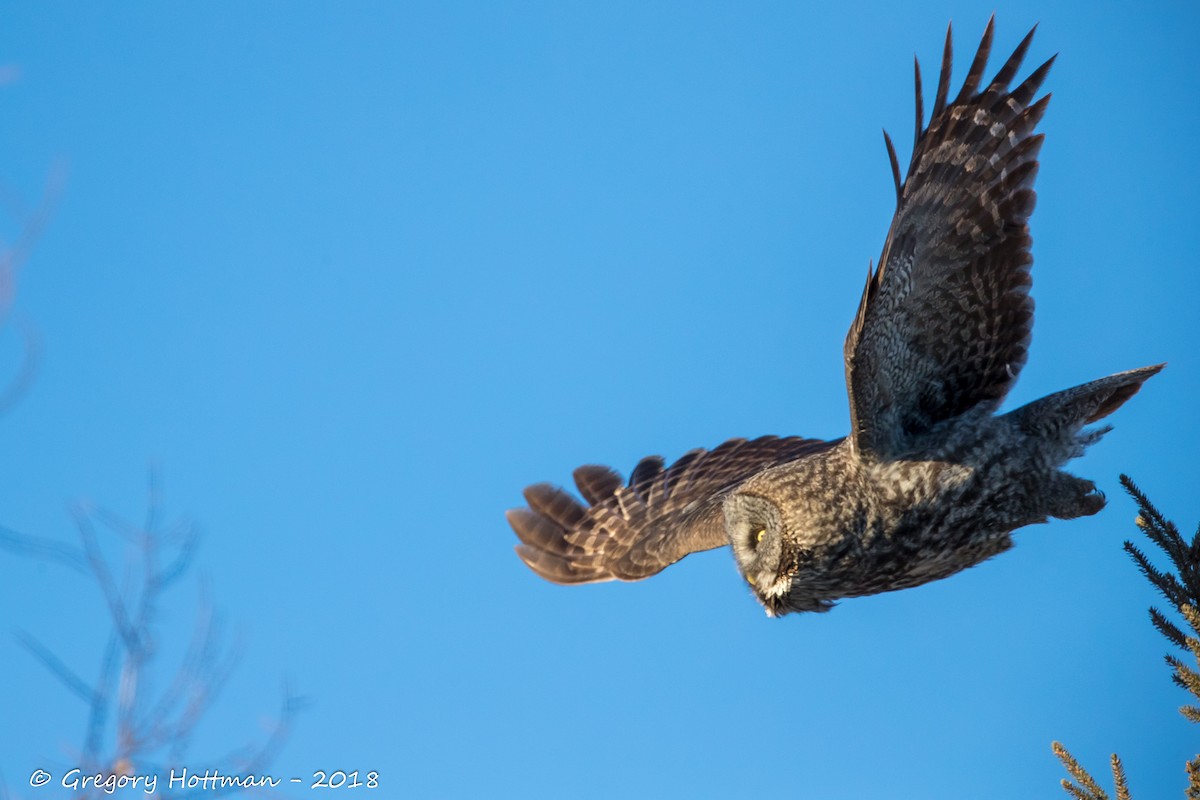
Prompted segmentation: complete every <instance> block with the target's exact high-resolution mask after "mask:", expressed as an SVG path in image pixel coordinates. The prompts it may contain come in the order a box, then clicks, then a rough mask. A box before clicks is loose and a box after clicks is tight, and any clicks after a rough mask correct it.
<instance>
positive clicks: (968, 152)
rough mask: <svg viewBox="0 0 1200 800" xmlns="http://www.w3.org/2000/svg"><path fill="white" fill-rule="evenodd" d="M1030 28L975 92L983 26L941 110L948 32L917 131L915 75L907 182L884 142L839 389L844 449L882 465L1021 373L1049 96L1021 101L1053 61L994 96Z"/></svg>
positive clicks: (999, 393) (998, 396) (1001, 391)
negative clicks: (882, 187)
mask: <svg viewBox="0 0 1200 800" xmlns="http://www.w3.org/2000/svg"><path fill="white" fill-rule="evenodd" d="M1032 38H1033V31H1030V32H1029V34H1028V35H1027V36H1026V37H1025V38H1024V39H1023V40H1022V41H1021V43H1020V45H1018V46H1017V49H1016V51H1015V52H1014V53H1013V54H1012V56H1010V57H1009V59H1008V61H1007V62H1005V64H1004V66H1003V67H1001V68H1000V71H999V72H998V73H997V74H996V77H995V78H993V79H992V81H991V83H989V84H988V85H987V86H986V88H984V89H983V90H982V91H980V90H979V86H980V79H981V78H982V77H983V71H984V68H985V67H986V65H987V60H988V54H989V52H990V50H991V45H992V21H991V20H989V21H988V25H987V29H986V30H985V31H984V34H983V40H982V42H980V45H979V50H978V51H977V52H976V54H975V59H974V61H973V62H972V63H971V68H970V70H969V71H968V74H967V77H966V80H965V82H964V83H963V87H962V90H961V91H960V92H959V93H958V96H957V97H956V98H954V101H953V102H952V103H950V104H949V105H947V103H946V98H947V90H948V88H949V84H950V63H951V50H952V49H951V35H950V31H949V30H947V31H946V46H945V52H944V55H943V58H942V69H941V75H940V78H939V80H938V88H937V96H936V100H935V101H934V108H933V114H932V115H931V118H930V121H929V125H928V127H926V128H924V129H922V123H923V120H924V112H923V109H922V102H921V69H920V65H917V66H916V95H917V103H916V105H917V124H916V141H915V144H914V146H913V154H912V160H911V162H910V163H909V167H908V175H907V177H906V179H905V180H904V182H903V184H901V182H900V169H899V165H898V163H897V161H896V153H895V148H893V147H892V143H891V139H890V138H887V134H886V132H885V134H884V136H885V138H886V141H887V146H888V154H889V156H890V157H891V162H892V173H893V177H894V179H895V183H896V200H897V208H896V214H895V217H894V218H893V219H892V225H891V229H890V230H889V231H888V236H887V240H886V242H885V244H884V247H883V253H882V255H881V256H880V258H879V268H878V269H877V270H876V271H875V272H874V274H868V279H867V285H866V288H865V289H864V290H863V296H862V300H861V301H860V303H859V309H858V314H857V315H856V316H855V319H854V323H853V324H852V325H851V326H850V332H849V334H848V335H847V336H846V348H845V356H846V388H847V391H848V393H849V395H850V417H851V423H852V437H853V442H854V445H855V447H856V448H857V449H858V451H859V452H860V453H862V454H865V455H873V456H875V457H879V458H887V457H889V456H892V455H896V454H898V453H901V452H902V451H903V450H904V449H905V447H906V446H907V445H908V443H909V442H911V440H912V438H913V437H914V436H917V435H919V434H921V433H922V432H924V431H927V430H928V429H929V428H930V427H932V426H933V425H935V424H936V423H938V422H940V421H942V420H945V419H949V418H952V417H955V416H957V415H959V414H962V413H963V412H965V411H967V410H968V409H970V408H972V407H974V406H976V405H977V404H979V403H987V404H989V405H990V406H991V407H995V406H996V405H998V404H999V402H1000V401H1001V400H1002V399H1003V397H1004V395H1005V394H1006V393H1007V392H1008V390H1009V388H1010V387H1011V385H1012V383H1013V382H1014V381H1015V380H1016V377H1017V374H1018V372H1020V369H1021V367H1022V366H1023V365H1024V364H1025V358H1026V352H1027V350H1028V347H1029V340H1030V333H1031V331H1032V327H1033V300H1032V298H1030V296H1029V288H1030V285H1031V279H1030V275H1029V268H1030V266H1031V264H1032V263H1033V257H1032V256H1031V254H1030V252H1029V250H1030V246H1031V244H1032V239H1031V238H1030V236H1029V227H1028V225H1027V224H1026V223H1027V222H1028V219H1029V215H1030V214H1031V213H1032V211H1033V206H1034V201H1035V195H1034V191H1033V181H1034V177H1035V176H1036V175H1037V170H1038V161H1037V157H1038V151H1039V149H1040V148H1041V144H1042V138H1043V137H1042V135H1041V134H1036V135H1035V134H1034V128H1035V127H1036V125H1037V123H1038V121H1039V120H1040V119H1041V118H1042V114H1043V113H1044V112H1045V110H1046V104H1047V103H1048V101H1049V99H1050V96H1049V95H1046V96H1045V97H1043V98H1041V99H1040V100H1038V101H1037V102H1032V101H1033V98H1034V96H1035V95H1036V94H1037V92H1038V89H1039V87H1040V86H1041V84H1042V81H1043V80H1044V79H1045V77H1046V73H1047V72H1048V71H1049V69H1050V65H1051V64H1052V63H1053V61H1054V59H1053V58H1051V59H1050V60H1049V61H1047V62H1046V63H1045V64H1043V65H1042V66H1040V67H1038V68H1037V69H1036V70H1034V72H1033V73H1032V74H1031V75H1030V76H1029V77H1028V78H1027V79H1026V80H1025V82H1024V83H1022V84H1021V85H1019V86H1018V87H1017V88H1015V89H1012V90H1011V91H1010V90H1009V88H1008V85H1009V83H1010V82H1011V81H1012V79H1013V76H1014V75H1015V74H1016V72H1017V69H1018V68H1019V67H1020V65H1021V61H1022V60H1023V58H1024V56H1025V52H1026V50H1027V49H1028V47H1029V43H1030V41H1031V40H1032Z"/></svg>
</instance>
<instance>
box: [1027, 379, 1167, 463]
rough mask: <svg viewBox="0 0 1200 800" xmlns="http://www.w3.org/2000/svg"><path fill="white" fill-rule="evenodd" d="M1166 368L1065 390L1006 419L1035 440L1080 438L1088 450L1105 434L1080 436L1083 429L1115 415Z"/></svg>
mask: <svg viewBox="0 0 1200 800" xmlns="http://www.w3.org/2000/svg"><path fill="white" fill-rule="evenodd" d="M1165 366H1166V364H1155V365H1154V366H1150V367H1142V368H1141V369H1131V370H1128V371H1127V372H1118V373H1117V374H1115V375H1109V376H1108V377H1107V378H1101V379H1100V380H1098V381H1092V382H1091V383H1085V384H1083V385H1081V386H1076V387H1074V388H1071V389H1064V390H1063V391H1061V392H1055V393H1054V394H1052V395H1048V396H1046V397H1043V398H1042V399H1040V400H1034V401H1033V402H1032V403H1029V404H1028V405H1024V406H1021V407H1020V408H1018V409H1016V410H1015V411H1012V412H1010V413H1009V414H1008V415H1007V416H1009V417H1012V418H1013V421H1015V422H1016V423H1017V424H1018V425H1019V426H1020V427H1021V429H1022V430H1024V431H1025V432H1026V433H1028V434H1030V435H1032V436H1036V437H1038V438H1057V437H1060V436H1064V435H1066V436H1069V437H1072V438H1074V437H1079V444H1080V445H1082V446H1085V447H1086V446H1087V445H1089V444H1091V443H1092V442H1094V441H1096V439H1098V438H1099V437H1100V436H1101V435H1103V434H1104V433H1106V432H1107V431H1108V429H1107V428H1105V429H1103V430H1099V431H1094V432H1093V433H1092V435H1088V434H1086V433H1085V434H1084V435H1083V436H1079V432H1080V430H1081V429H1082V428H1083V426H1084V425H1087V424H1089V423H1092V422H1097V421H1099V420H1102V419H1104V418H1105V417H1107V416H1108V415H1109V414H1111V413H1113V412H1114V411H1116V410H1117V409H1118V408H1120V407H1121V406H1122V405H1124V403H1125V401H1126V400H1128V399H1129V398H1131V397H1133V396H1134V395H1135V394H1137V392H1138V389H1141V388H1142V384H1143V383H1145V382H1146V380H1147V379H1148V378H1150V376H1151V375H1156V374H1158V372H1159V371H1160V370H1162V368H1163V367H1165Z"/></svg>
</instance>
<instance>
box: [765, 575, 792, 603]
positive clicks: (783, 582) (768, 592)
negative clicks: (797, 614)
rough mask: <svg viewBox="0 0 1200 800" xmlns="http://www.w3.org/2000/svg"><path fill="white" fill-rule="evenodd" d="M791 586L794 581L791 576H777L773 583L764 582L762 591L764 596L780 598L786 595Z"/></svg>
mask: <svg viewBox="0 0 1200 800" xmlns="http://www.w3.org/2000/svg"><path fill="white" fill-rule="evenodd" d="M791 588H792V581H791V579H790V578H777V579H776V580H774V581H772V582H771V583H764V584H763V585H762V593H763V596H764V597H771V598H775V599H779V598H781V597H786V596H787V593H788V590H789V589H791Z"/></svg>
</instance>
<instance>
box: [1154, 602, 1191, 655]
mask: <svg viewBox="0 0 1200 800" xmlns="http://www.w3.org/2000/svg"><path fill="white" fill-rule="evenodd" d="M1150 622H1151V623H1152V624H1153V625H1154V628H1155V629H1156V630H1157V631H1158V632H1159V633H1161V634H1162V635H1163V636H1165V637H1167V639H1169V640H1170V641H1171V643H1172V644H1174V645H1175V646H1177V647H1179V648H1180V649H1182V650H1186V649H1188V646H1187V637H1186V636H1184V634H1183V631H1181V630H1180V629H1179V626H1178V625H1176V624H1175V623H1174V622H1171V620H1169V619H1167V618H1166V616H1165V615H1164V614H1163V613H1162V612H1161V611H1159V610H1158V609H1157V608H1155V607H1154V606H1150Z"/></svg>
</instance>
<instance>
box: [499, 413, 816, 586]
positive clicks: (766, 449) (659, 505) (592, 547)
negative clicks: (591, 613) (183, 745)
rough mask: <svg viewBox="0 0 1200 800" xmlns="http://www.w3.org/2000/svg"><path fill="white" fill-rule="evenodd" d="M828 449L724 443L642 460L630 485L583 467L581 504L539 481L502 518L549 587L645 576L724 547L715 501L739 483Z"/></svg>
mask: <svg viewBox="0 0 1200 800" xmlns="http://www.w3.org/2000/svg"><path fill="white" fill-rule="evenodd" d="M831 444H832V443H831V442H823V441H820V440H817V439H801V438H799V437H795V436H792V437H787V438H779V437H777V436H765V437H763V438H760V439H754V440H750V441H747V440H746V439H730V440H729V441H727V442H725V443H723V444H721V445H720V446H718V447H717V448H715V449H713V450H704V449H696V450H692V451H690V452H688V453H686V454H685V455H684V456H682V457H681V458H680V459H679V460H678V461H676V462H675V463H674V464H672V465H671V466H670V467H666V468H664V462H663V459H662V458H661V457H660V456H649V457H647V458H643V459H642V460H641V461H640V462H638V465H637V466H636V467H634V470H633V473H632V474H631V475H630V476H629V482H628V483H625V482H624V481H623V480H622V479H621V476H620V475H619V474H617V473H616V472H615V471H613V470H611V469H609V468H608V467H600V466H583V467H580V468H579V469H577V470H575V485H576V486H577V487H578V488H579V493H580V494H581V495H583V497H584V499H585V500H586V501H587V503H588V505H586V506H585V505H584V504H582V503H580V502H579V501H578V500H576V499H575V498H574V497H573V496H572V495H570V494H568V493H567V492H565V491H563V490H562V489H559V488H558V487H556V486H551V485H550V484H546V483H539V484H536V485H534V486H530V487H529V488H528V489H526V490H525V500H526V501H527V502H528V503H529V507H528V508H516V509H513V510H512V511H509V512H508V522H509V524H510V525H512V528H513V530H514V531H516V533H517V536H518V537H519V538H520V539H521V542H522V544H519V545H517V555H519V556H520V557H521V560H522V561H524V562H525V563H526V565H528V566H529V568H530V569H532V570H533V571H534V572H536V573H537V574H538V575H541V576H542V577H543V578H545V579H546V580H548V581H553V582H554V583H592V582H595V581H608V580H613V579H614V578H616V579H619V580H623V581H636V580H640V579H642V578H646V577H649V576H650V575H653V574H655V573H656V572H660V571H661V570H662V569H663V568H664V567H667V566H669V565H671V564H674V563H675V562H676V561H678V560H679V559H681V558H683V557H684V556H686V555H687V554H688V553H695V552H697V551H700V550H711V549H713V548H714V547H720V546H722V545H725V544H729V539H728V538H727V537H726V535H725V519H724V516H723V514H722V510H721V501H722V500H724V498H725V495H727V494H728V493H729V492H730V491H731V490H733V489H734V488H736V487H737V486H738V485H740V484H741V483H742V482H743V481H745V480H746V479H748V478H750V477H751V476H752V475H755V474H757V473H758V472H761V471H762V470H764V469H767V468H768V467H772V466H775V465H777V464H784V463H787V462H789V461H794V460H796V459H797V458H801V457H802V456H805V455H808V454H811V453H815V452H817V451H819V450H823V449H825V448H827V447H829V446H830V445H831Z"/></svg>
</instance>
